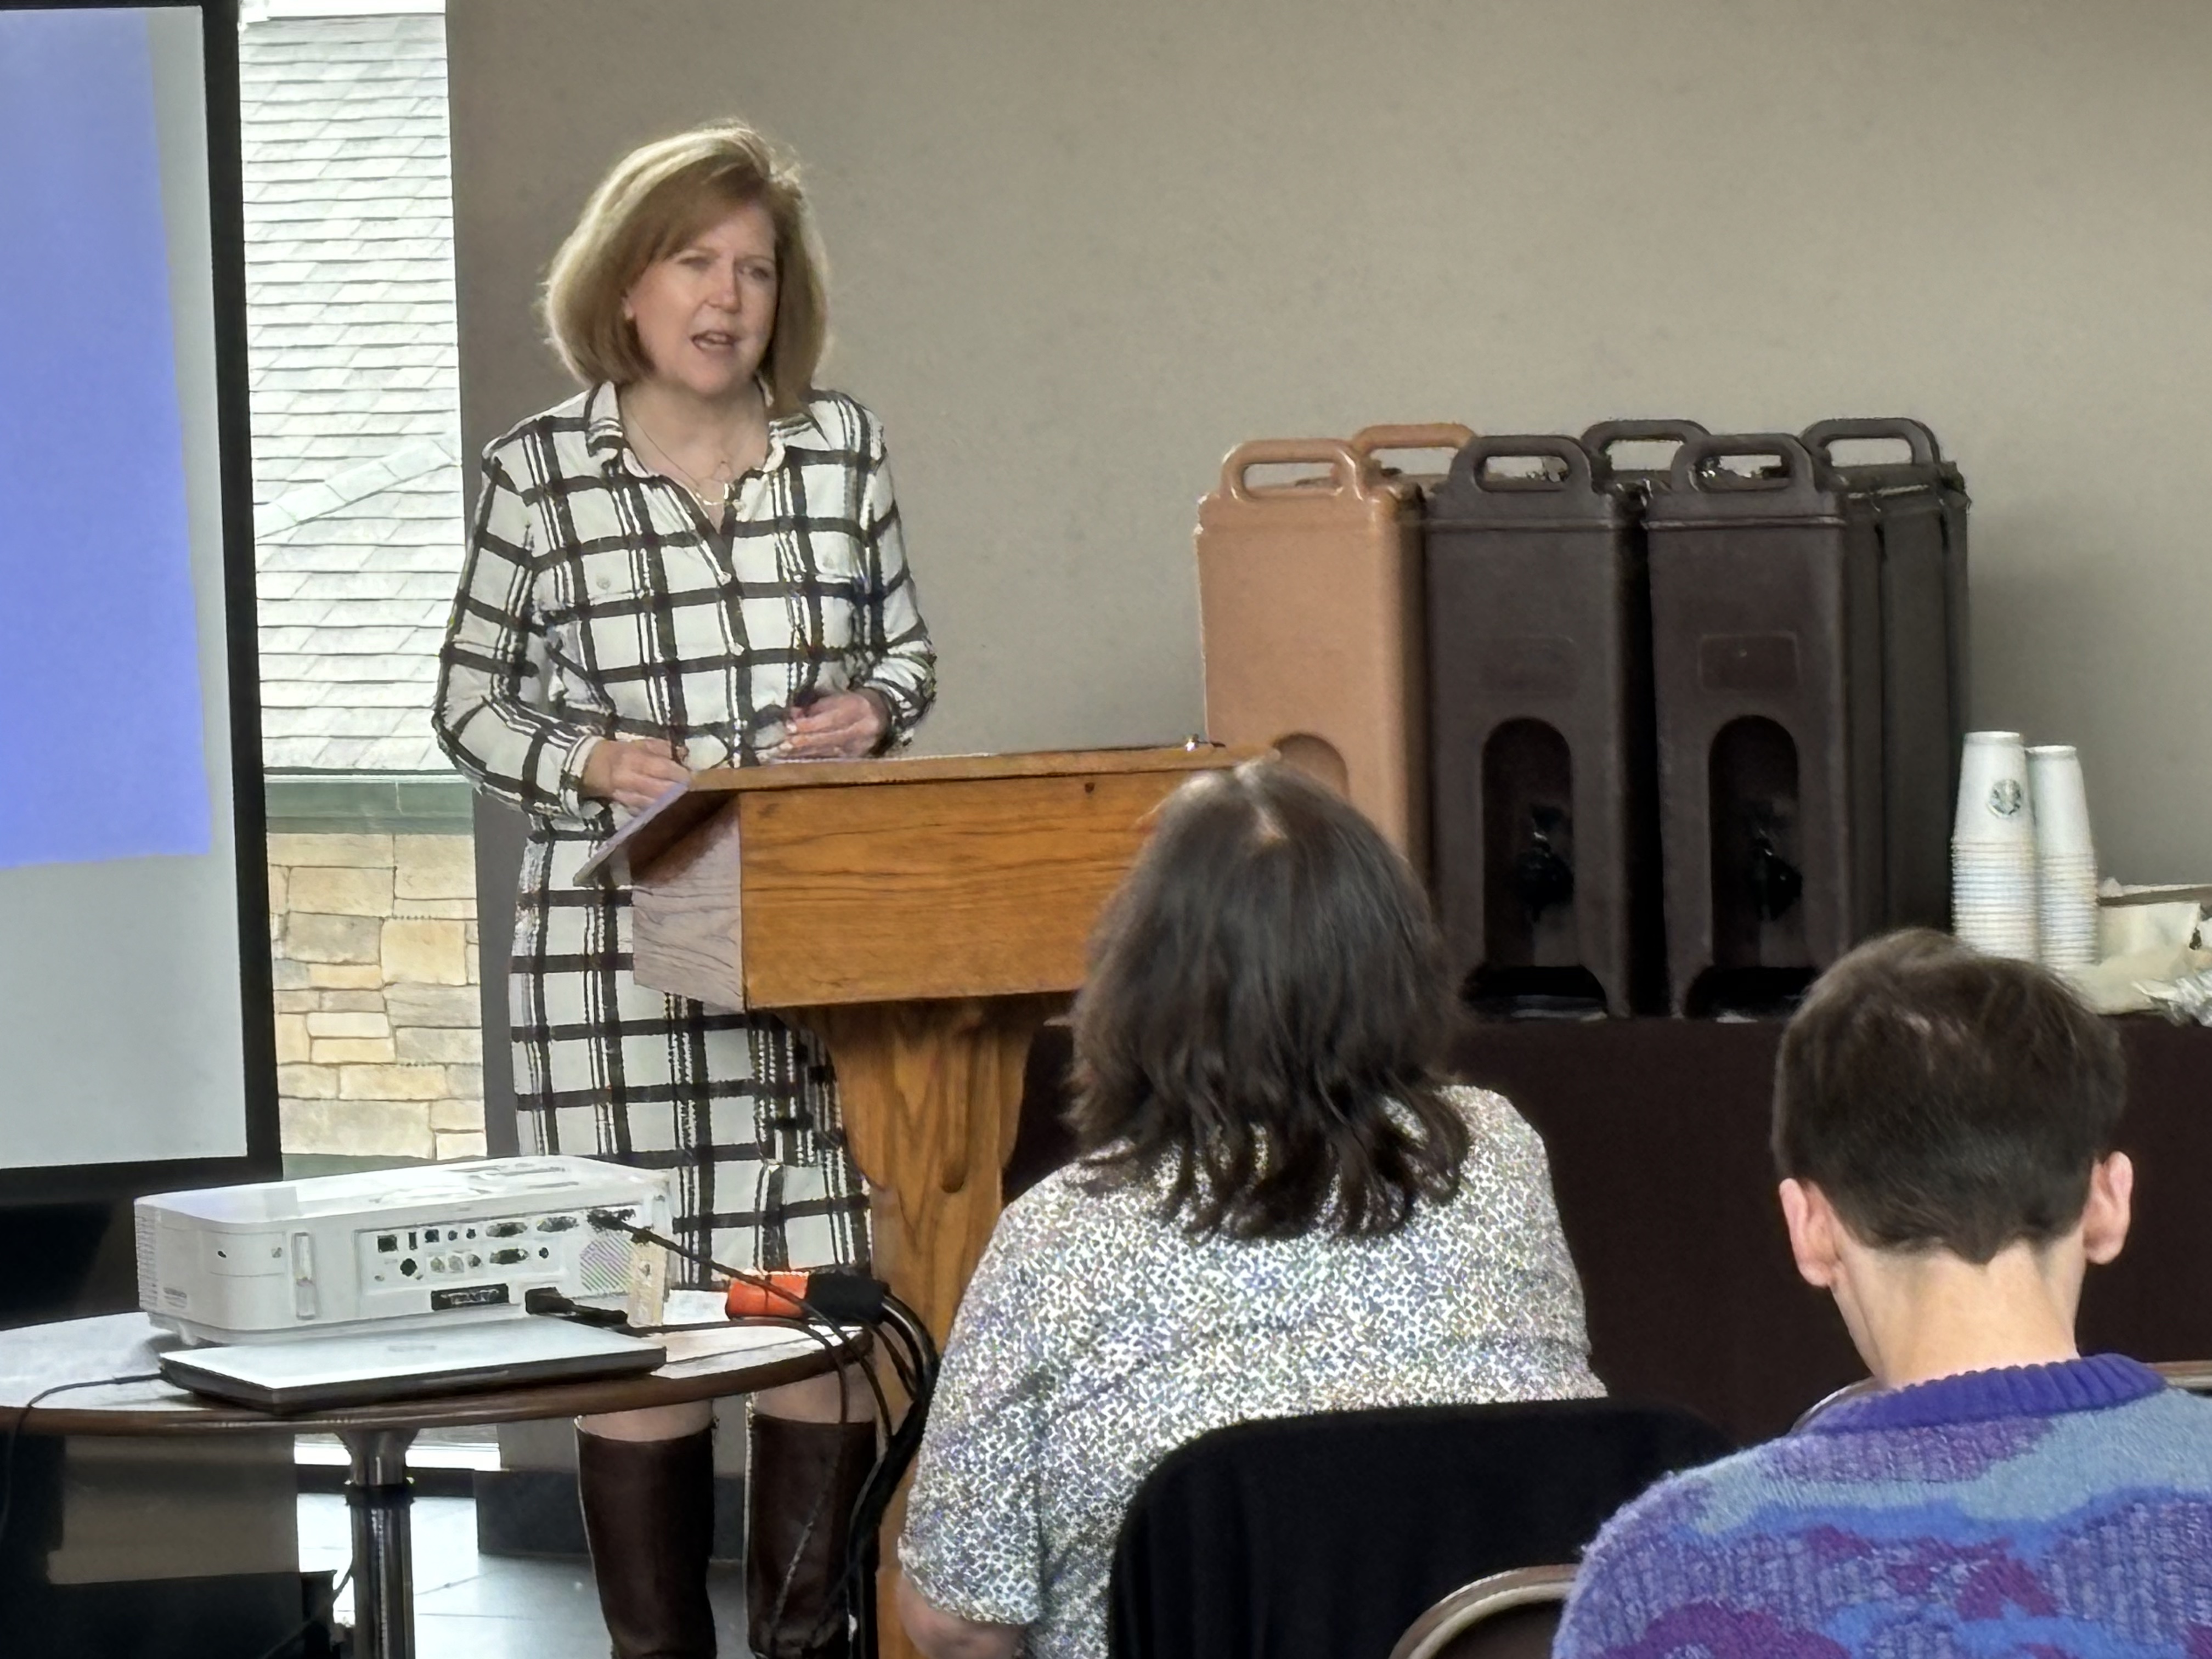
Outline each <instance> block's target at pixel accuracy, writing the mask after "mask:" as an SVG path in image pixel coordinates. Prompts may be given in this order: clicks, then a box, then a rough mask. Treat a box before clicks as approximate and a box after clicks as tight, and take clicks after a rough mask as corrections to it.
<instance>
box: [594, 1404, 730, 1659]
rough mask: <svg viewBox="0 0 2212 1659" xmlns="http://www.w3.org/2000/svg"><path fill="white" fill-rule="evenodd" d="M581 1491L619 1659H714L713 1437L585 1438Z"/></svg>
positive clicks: (708, 1432) (706, 1433)
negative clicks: (710, 1583) (710, 1596)
mask: <svg viewBox="0 0 2212 1659" xmlns="http://www.w3.org/2000/svg"><path fill="white" fill-rule="evenodd" d="M576 1490H577V1492H578V1493H579V1494H580V1496H581V1498H583V1504H584V1534H585V1536H586V1537H587V1538H589V1539H590V1540H591V1543H592V1577H594V1578H595V1579H596V1580H598V1582H599V1611H600V1612H601V1613H603V1614H605V1618H606V1621H607V1634H608V1636H609V1637H610V1638H612V1639H613V1643H614V1656H615V1659H714V1608H713V1607H711V1606H710V1605H709V1604H708V1601H707V1558H708V1554H709V1553H711V1552H712V1550H713V1548H714V1430H713V1429H711V1428H708V1429H702V1430H700V1431H699V1432H698V1433H696V1434H687V1435H684V1436H682V1437H679V1438H677V1439H673V1440H617V1439H614V1438H612V1437H610V1436H605V1435H597V1434H586V1433H584V1432H583V1431H578V1432H577V1435H576Z"/></svg>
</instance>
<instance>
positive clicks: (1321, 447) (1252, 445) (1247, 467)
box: [1221, 438, 1371, 505]
mask: <svg viewBox="0 0 2212 1659" xmlns="http://www.w3.org/2000/svg"><path fill="white" fill-rule="evenodd" d="M1300 463H1302V464H1304V465H1310V466H1325V467H1327V468H1328V470H1329V486H1330V489H1329V493H1330V494H1332V495H1366V494H1367V493H1368V490H1367V484H1368V482H1369V478H1370V472H1371V466H1370V463H1369V462H1368V461H1367V460H1366V459H1364V458H1363V457H1362V456H1360V455H1358V454H1357V453H1354V452H1353V450H1352V446H1351V445H1349V444H1347V443H1344V442H1342V441H1339V440H1338V439H1335V438H1255V439H1254V440H1253V441H1251V442H1249V443H1243V444H1239V445H1237V447H1236V448H1234V449H1232V450H1231V451H1230V452H1229V455H1228V459H1225V460H1224V461H1223V462H1222V463H1221V493H1222V494H1223V495H1228V496H1231V497H1232V498H1234V499H1235V500H1237V501H1243V502H1245V503H1247V504H1248V505H1249V503H1251V502H1254V501H1266V500H1268V499H1271V498H1272V499H1275V500H1280V499H1281V498H1282V497H1284V496H1286V495H1291V494H1292V493H1293V492H1296V493H1297V494H1298V495H1303V496H1304V497H1306V498H1307V499H1309V500H1310V499H1311V494H1312V489H1313V485H1312V484H1253V483H1248V482H1246V479H1245V476H1244V475H1245V474H1246V473H1248V472H1249V471H1251V470H1252V469H1253V468H1254V467H1255V466H1280V465H1285V464H1300Z"/></svg>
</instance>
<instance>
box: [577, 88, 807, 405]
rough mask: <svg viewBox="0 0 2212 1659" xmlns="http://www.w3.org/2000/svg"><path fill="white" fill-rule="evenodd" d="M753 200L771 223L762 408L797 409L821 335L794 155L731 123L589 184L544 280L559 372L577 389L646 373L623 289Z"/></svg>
mask: <svg viewBox="0 0 2212 1659" xmlns="http://www.w3.org/2000/svg"><path fill="white" fill-rule="evenodd" d="M754 202H757V203H759V204H761V205H762V206H763V207H765V208H766V209H767V210H768V215H769V220H770V221H771V222H773V223H774V224H775V267H776V299H775V332H774V334H773V335H771V336H770V337H769V348H768V357H767V359H766V361H765V362H763V365H762V368H763V373H764V374H766V376H767V378H768V384H769V414H771V415H790V414H795V413H796V412H797V411H798V410H799V409H801V408H802V407H804V406H805V399H806V393H807V391H808V389H809V388H810V387H811V386H813V384H814V370H815V368H816V366H817V364H819V363H820V362H821V361H822V349H823V345H824V344H825V343H827V341H828V338H829V298H828V295H826V294H825V293H824V291H823V282H822V272H823V260H822V254H821V250H820V249H819V248H818V247H817V246H816V243H815V239H814V227H813V222H812V221H811V219H810V218H809V217H808V215H807V211H806V196H805V191H802V190H801V189H800V188H799V169H798V164H797V163H796V162H795V161H793V160H792V158H791V157H790V156H788V155H783V154H781V152H779V151H778V150H776V149H775V148H774V147H773V146H772V145H770V144H769V142H768V140H767V139H765V138H763V137H761V135H760V134H759V133H757V132H756V131H753V130H752V129H751V128H750V127H749V126H746V125H743V124H742V123H740V122H737V121H717V122H714V123H712V124H710V125H707V126H703V127H697V128H695V129H693V130H692V131H690V132H684V133H678V135H677V136H676V137H673V138H662V139H659V140H658V141H656V142H655V143H650V144H647V145H645V146H644V147H643V148H641V149H634V150H632V151H631V152H630V153H629V155H625V156H624V157H623V159H622V160H621V161H618V162H617V163H616V165H615V167H614V170H613V171H612V172H611V173H608V174H607V176H606V177H605V179H601V180H600V181H599V188H598V189H597V190H595V191H592V199H591V200H590V201H589V202H587V203H586V204H585V205H584V213H583V216H582V217H581V218H580V219H579V220H577V222H576V228H574V230H572V231H570V232H569V233H568V240H567V241H565V242H563V243H562V244H561V251H560V252H558V253H556V254H555V255H554V256H553V268H552V270H550V271H549V272H548V273H547V275H546V278H545V331H546V334H547V337H549V338H550V340H551V341H552V343H553V349H554V350H555V351H556V352H558V353H559V354H560V356H561V362H562V365H563V366H564V367H565V368H567V369H568V372H569V373H570V374H573V375H574V376H575V377H576V378H577V379H578V380H581V381H583V382H584V384H585V385H586V386H596V385H598V384H599V383H600V382H601V381H611V382H612V383H613V384H614V385H616V386H628V385H629V384H630V383H631V382H633V381H635V380H643V379H644V378H645V377H646V376H647V374H650V373H652V369H653V365H652V364H651V363H650V362H647V360H646V356H645V351H644V349H643V348H642V347H641V345H640V344H639V343H638V338H637V330H636V328H635V326H634V325H632V324H631V322H630V320H629V319H628V318H627V317H625V316H623V296H624V295H627V294H628V293H629V291H630V289H631V288H632V287H634V286H635V284H636V282H637V279H638V278H639V277H641V276H643V275H644V274H645V271H646V268H647V266H648V265H651V264H654V263H655V262H656V261H658V260H661V259H665V258H668V257H669V255H671V254H672V253H675V252H678V251H679V250H681V249H682V248H683V247H684V246H685V245H686V244H687V243H689V242H690V240H691V239H692V238H693V237H694V236H696V235H697V234H699V233H700V232H701V231H702V230H704V229H705V228H707V227H708V226H709V225H711V224H713V223H714V222H716V221H717V220H718V219H720V218H721V217H722V216H725V215H726V214H728V213H730V212H732V211H733V210H736V209H738V208H741V207H744V206H746V205H748V204H751V203H754Z"/></svg>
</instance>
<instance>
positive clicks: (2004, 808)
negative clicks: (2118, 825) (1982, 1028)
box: [1951, 732, 2086, 962]
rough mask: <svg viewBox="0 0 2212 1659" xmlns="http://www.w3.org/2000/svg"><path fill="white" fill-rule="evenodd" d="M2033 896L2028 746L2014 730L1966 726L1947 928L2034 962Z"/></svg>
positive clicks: (1993, 950)
mask: <svg viewBox="0 0 2212 1659" xmlns="http://www.w3.org/2000/svg"><path fill="white" fill-rule="evenodd" d="M2085 817H2086V815H2085ZM2037 901H2038V888H2037V882H2036V858H2035V810H2034V807H2033V804H2032V801H2031V799H2030V796H2029V793H2028V781H2027V749H2026V748H2025V747H2024V746H2023V745H2022V744H2021V740H2020V733H2019V732H1968V733H1966V754H1965V757H1963V759H1962V761H1961V763H1960V769H1959V815H1958V818H1957V820H1956V822H1955V823H1954V824H1953V826H1952V832H1951V931H1952V932H1953V933H1956V934H1957V935H1958V936H1959V937H1960V939H1964V940H1965V941H1966V943H1967V944H1969V945H1972V946H1974V947H1975V949H1977V950H1979V951H1988V952H1989V953H1990V955H1992V956H2000V957H2020V958H2021V959H2022V960H2023V961H2027V962H2033V961H2034V960H2035V959H2036V943H2037V919H2038V902H2037Z"/></svg>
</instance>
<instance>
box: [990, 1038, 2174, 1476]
mask: <svg viewBox="0 0 2212 1659" xmlns="http://www.w3.org/2000/svg"><path fill="white" fill-rule="evenodd" d="M2119 1024H2120V1028H2121V1031H2122V1034H2123V1036H2124V1040H2125V1042H2126V1047H2127V1053H2128V1066H2129V1088H2130V1104H2129V1109H2128V1114H2127V1117H2126V1119H2125V1121H2124V1122H2123V1124H2122V1126H2121V1145H2122V1146H2123V1147H2124V1150H2126V1151H2127V1152H2129V1153H2130V1156H2132V1157H2133V1158H2134V1159H2135V1162H2136V1220H2135V1231H2134V1233H2133V1235H2132V1236H2131V1237H2130V1240H2129V1243H2128V1248H2127V1250H2126V1252H2125V1253H2124V1255H2122V1256H2121V1258H2120V1260H2119V1261H2117V1262H2115V1263H2114V1264H2112V1266H2111V1267H2104V1268H2097V1269H2092V1270H2091V1273H2090V1277H2089V1283H2088V1288H2087V1291H2086V1292H2085V1294H2084V1297H2083V1303H2082V1311H2081V1341H2082V1346H2083V1347H2084V1349H2085V1350H2092V1351H2093V1350H2099V1349H2111V1350H2115V1351H2117V1352H2124V1353H2129V1354H2132V1355H2134V1356H2135V1357H2136V1358H2139V1359H2149V1360H2159V1359H2206V1358H2212V1226H2206V1225H2203V1224H2202V1222H2201V1220H2200V1218H2201V1216H2202V1214H2203V1212H2200V1211H2199V1210H2198V1209H2197V1205H2198V1204H2199V1203H2200V1202H2202V1201H2203V1183H2204V1182H2205V1179H2206V1176H2207V1175H2208V1173H2212V1030H2200V1029H2197V1028H2194V1027H2187V1028H2181V1027H2175V1026H2171V1025H2167V1024H2163V1023H2162V1022H2160V1021H2156V1020H2152V1019H2148V1018H2142V1019H2125V1020H2122V1021H2120V1022H2119ZM1781 1034H1782V1028H1781V1025H1780V1024H1779V1023H1776V1022H1755V1023H1750V1024H1716V1023H1713V1022H1711V1021H1703V1020H1669V1019H1639V1020H1608V1021H1593V1022H1589V1023H1588V1024H1566V1023H1552V1022H1543V1021H1522V1022H1495V1023H1482V1024H1470V1025H1469V1026H1468V1028H1467V1030H1465V1031H1464V1032H1463V1034H1462V1036H1461V1038H1460V1040H1459V1042H1458V1044H1457V1046H1456V1048H1455V1052H1454V1056H1453V1058H1454V1063H1455V1070H1456V1071H1457V1073H1458V1074H1459V1075H1460V1076H1462V1077H1463V1078H1465V1079H1468V1080H1469V1081H1471V1082H1474V1083H1480V1084H1481V1085H1485V1086H1486V1087H1488V1088H1492V1089H1496V1090H1497V1091H1499V1092H1500V1093H1501V1094H1504V1096H1506V1097H1508V1098H1509V1099H1510V1100H1511V1101H1512V1102H1513V1103H1514V1104H1515V1105H1516V1106H1517V1107H1518V1108H1519V1109H1521V1112H1522V1115H1524V1116H1525V1117H1527V1118H1528V1121H1530V1122H1531V1123H1533V1124H1534V1126H1535V1127H1536V1129H1537V1132H1538V1133H1541V1135H1542V1136H1543V1138H1544V1142H1545V1145H1546V1146H1547V1147H1548V1148H1549V1149H1550V1152H1551V1159H1552V1181H1553V1188H1554V1190H1555V1191H1556V1192H1557V1194H1558V1196H1559V1218H1560V1221H1561V1223H1562V1225H1564V1226H1565V1229H1566V1235H1567V1243H1568V1247H1569V1248H1570V1249H1571V1250H1572V1251H1573V1253H1574V1258H1575V1265H1576V1266H1577V1267H1578V1268H1579V1269H1580V1270H1581V1273H1582V1279H1583V1291H1584V1293H1585V1295H1586V1297H1587V1298H1588V1301H1589V1330H1590V1344H1591V1350H1592V1359H1593V1362H1594V1364H1595V1366H1596V1369H1597V1372H1598V1375H1599V1376H1601V1377H1602V1378H1604V1380H1605V1383H1606V1386H1607V1388H1608V1389H1611V1390H1613V1393H1615V1394H1616V1395H1622V1396H1624V1397H1627V1398H1633V1399H1644V1400H1657V1401H1667V1402H1669V1403H1671V1404H1674V1405H1679V1406H1684V1407H1688V1408H1689V1409H1690V1410H1692V1411H1694V1412H1696V1413H1699V1415H1701V1416H1703V1417H1705V1418H1706V1419H1709V1420H1710V1421H1711V1422H1713V1423H1715V1424H1717V1425H1719V1426H1720V1427H1722V1428H1723V1429H1725V1430H1727V1431H1729V1432H1730V1433H1731V1434H1733V1435H1735V1436H1736V1437H1739V1438H1741V1439H1753V1438H1762V1437H1765V1436H1768V1435H1771V1434H1775V1433H1778V1432H1779V1431H1781V1430H1783V1429H1784V1428H1786V1427H1788V1426H1789V1425H1790V1421H1791V1420H1792V1419H1794V1418H1795V1417H1796V1415H1797V1413H1799V1412H1801V1411H1802V1410H1803V1409H1804V1408H1805V1407H1808V1406H1809V1405H1811V1404H1812V1403H1813V1402H1814V1401H1816V1400H1818V1399H1819V1398H1820V1396H1821V1395H1824V1394H1826V1393H1827V1392H1829V1391H1830V1390H1831V1389H1836V1388H1839V1387H1841V1386H1842V1385H1843V1384H1844V1383H1849V1382H1851V1381H1853V1380H1854V1379H1855V1378H1857V1377H1859V1376H1863V1375H1864V1373H1865V1368H1864V1366H1863V1365H1862V1364H1860V1363H1859V1359H1858V1357H1857V1354H1856V1353H1855V1352H1853V1351H1852V1348H1851V1346H1850V1339H1849V1338H1848V1337H1847V1336H1846V1335H1845V1334H1844V1327H1843V1322H1842V1321H1841V1320H1840V1319H1839V1318H1838V1316H1837V1315H1836V1311H1835V1309H1834V1306H1833V1304H1832V1303H1831V1302H1830V1301H1829V1300H1828V1298H1827V1297H1826V1295H1825V1294H1824V1293H1822V1292H1820V1291H1814V1290H1813V1289H1812V1288H1810V1287H1809V1286H1808V1285H1805V1284H1804V1283H1803V1282H1802V1280H1801V1279H1798V1277H1797V1274H1796V1268H1795V1267H1793V1266H1792V1265H1791V1263H1790V1251H1789V1246H1788V1242H1787V1240H1786V1238H1785V1237H1784V1233H1783V1229H1782V1212H1781V1208H1780V1206H1779V1205H1778V1202H1777V1201H1776V1199H1775V1196H1774V1170H1773V1164H1772V1163H1771V1159H1770V1158H1769V1157H1768V1154H1767V1150H1766V1133H1767V1111H1768V1096H1769V1088H1770V1085H1771V1078H1772V1075H1773V1070H1774V1053H1775V1048H1776V1045H1777V1043H1778V1042H1779V1041H1780V1038H1781ZM1068 1048H1069V1045H1068V1033H1067V1030H1066V1028H1065V1027H1064V1026H1059V1025H1054V1026H1048V1027H1047V1028H1046V1030H1045V1031H1044V1033H1043V1035H1042V1036H1041V1037H1040V1038H1039V1039H1038V1042H1037V1043H1036V1047H1035V1048H1033V1049H1032V1051H1031V1053H1030V1069H1029V1078H1028V1081H1029V1087H1028V1091H1027V1097H1026V1098H1025V1099H1024V1104H1023V1121H1022V1127H1021V1135H1020V1138H1019V1140H1018V1144H1017V1145H1016V1147H1015V1151H1014V1158H1013V1161H1012V1164H1010V1165H1009V1168H1008V1170H1007V1190H1008V1193H1009V1194H1012V1193H1014V1192H1017V1191H1019V1190H1020V1189H1021V1188H1024V1187H1025V1186H1027V1185H1028V1184H1029V1183H1030V1182H1033V1181H1035V1180H1036V1178H1037V1177H1038V1176H1041V1175H1042V1174H1043V1173H1045V1172H1046V1171H1047V1170H1050V1169H1052V1168H1054V1167H1055V1166H1056V1165H1057V1164H1060V1162H1062V1161H1064V1160H1065V1159H1066V1157H1067V1155H1068V1146H1067V1141H1066V1134H1065V1132H1064V1131H1062V1130H1060V1127H1059V1125H1058V1122H1057V1115H1058V1112H1059V1109H1060V1101H1061V1090H1062V1083H1061V1079H1063V1077H1064V1075H1065V1073H1066V1062H1067V1056H1068ZM2192 1194H2196V1196H2192Z"/></svg>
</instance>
